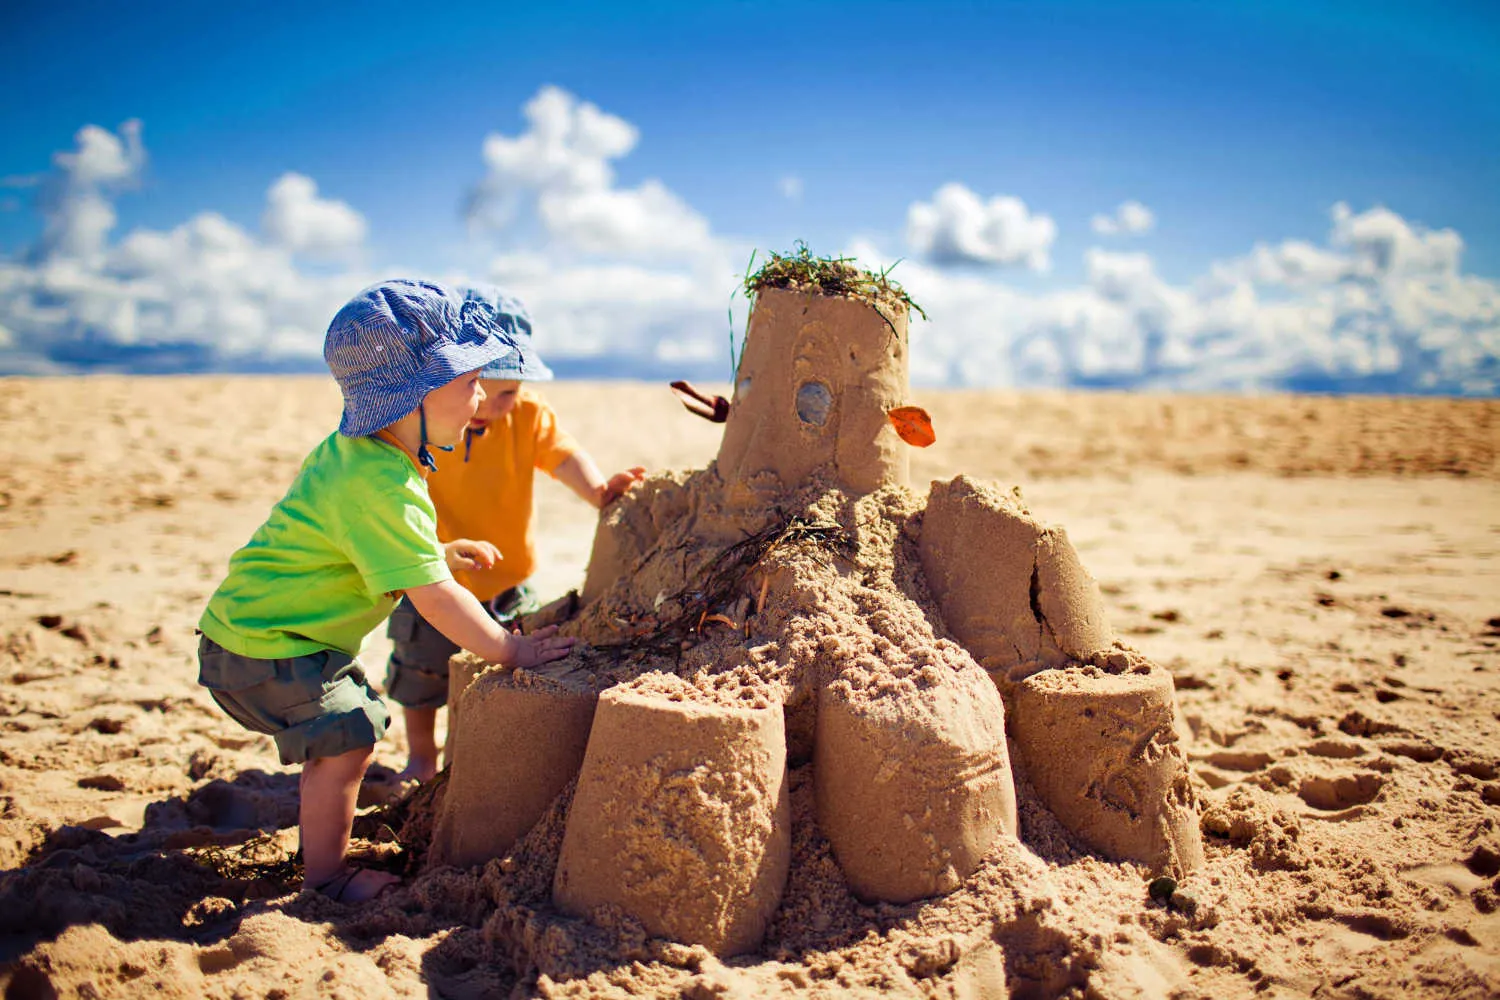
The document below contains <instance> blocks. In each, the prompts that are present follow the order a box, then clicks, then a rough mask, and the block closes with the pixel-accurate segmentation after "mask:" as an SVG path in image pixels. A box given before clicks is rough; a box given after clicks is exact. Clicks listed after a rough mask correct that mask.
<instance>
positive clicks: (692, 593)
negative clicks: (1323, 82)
mask: <svg viewBox="0 0 1500 1000" xmlns="http://www.w3.org/2000/svg"><path fill="white" fill-rule="evenodd" d="M786 545H804V546H808V547H809V548H810V550H811V551H812V552H813V553H814V556H815V558H819V559H820V560H822V561H829V560H831V557H832V555H834V554H837V555H841V556H843V557H845V558H853V556H854V552H855V547H856V543H855V540H854V538H853V537H852V536H851V535H850V534H849V533H848V532H846V531H845V530H844V529H843V528H841V527H839V526H838V525H836V524H820V523H816V522H813V521H808V520H806V519H805V518H801V517H792V518H788V519H784V520H782V521H781V523H779V524H777V525H774V526H773V527H770V528H766V529H764V530H762V531H758V532H755V533H754V534H751V535H748V536H746V537H745V538H742V539H740V540H739V541H737V542H735V543H734V544H733V545H731V546H729V547H728V548H727V549H725V550H724V551H723V553H721V554H720V555H719V556H718V558H716V559H712V560H710V561H709V562H708V568H707V570H706V571H705V572H703V573H701V574H700V575H699V576H698V577H697V578H696V579H694V580H692V581H691V582H689V583H688V584H687V585H686V586H684V587H683V588H682V589H681V590H680V591H678V592H677V593H676V594H674V595H672V596H671V598H670V600H672V601H675V602H676V603H677V606H678V607H680V608H682V611H681V612H680V613H679V614H678V615H677V616H676V617H675V618H672V619H669V620H667V621H663V622H656V623H655V624H654V627H653V628H652V629H651V631H650V632H649V633H647V634H645V635H641V636H635V637H632V638H630V639H627V640H625V641H623V642H617V643H597V644H595V646H594V648H595V649H600V650H609V651H612V652H619V651H631V652H636V651H639V652H644V653H652V654H656V655H664V656H673V657H675V656H677V655H678V654H680V653H681V651H682V644H683V643H684V642H687V641H689V640H690V639H691V638H692V637H693V636H695V635H696V634H697V633H698V630H699V628H700V627H701V626H702V624H703V622H704V621H705V620H707V619H708V618H709V617H710V616H713V615H715V614H716V613H717V612H718V609H719V608H721V607H723V606H724V605H726V604H727V603H729V601H730V600H731V599H732V598H733V597H734V595H735V594H736V593H737V592H738V591H739V589H740V585H741V583H742V582H743V581H744V579H745V577H747V576H749V575H750V573H752V572H753V571H754V570H755V568H756V567H757V566H759V565H760V564H761V563H762V562H764V561H765V559H766V558H767V557H768V556H770V555H771V553H772V552H774V551H776V550H777V549H779V548H781V547H783V546H786Z"/></svg>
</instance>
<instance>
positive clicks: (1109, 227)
mask: <svg viewBox="0 0 1500 1000" xmlns="http://www.w3.org/2000/svg"><path fill="white" fill-rule="evenodd" d="M1089 225H1090V226H1091V227H1092V228H1093V230H1094V232H1096V233H1098V234H1099V235H1100V236H1122V235H1124V236H1135V235H1139V234H1140V233H1146V232H1150V231H1151V227H1153V226H1155V225H1156V215H1155V214H1154V213H1153V212H1152V211H1151V209H1149V208H1147V207H1146V206H1145V205H1142V204H1141V203H1140V202H1138V201H1124V202H1121V203H1120V205H1119V207H1118V208H1116V209H1115V211H1114V214H1113V215H1095V216H1094V217H1093V219H1091V220H1089Z"/></svg>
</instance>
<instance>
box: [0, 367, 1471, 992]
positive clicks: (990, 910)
mask: <svg viewBox="0 0 1500 1000" xmlns="http://www.w3.org/2000/svg"><path fill="white" fill-rule="evenodd" d="M546 395H547V397H548V399H549V400H550V401H551V402H552V403H553V405H554V407H555V408H556V409H557V411H558V413H559V414H560V416H561V418H562V420H563V422H564V424H565V426H566V427H567V428H568V429H569V430H570V431H571V432H572V433H573V434H574V435H575V436H576V437H577V438H578V439H579V440H580V441H581V442H582V443H583V444H584V445H585V447H587V448H588V449H589V450H590V451H591V452H592V454H593V455H594V456H595V458H596V459H597V460H598V462H599V465H600V466H601V467H602V468H603V469H604V471H605V472H606V473H609V472H612V471H616V470H618V469H621V468H625V467H627V466H633V465H642V466H645V467H647V468H648V469H651V470H653V471H655V470H661V469H667V468H693V467H701V466H703V465H705V464H706V463H707V462H708V461H709V460H710V459H712V458H713V456H714V453H715V451H716V449H717V447H718V443H719V432H720V428H719V427H717V426H716V425H712V424H709V423H707V422H704V421H701V420H698V419H696V418H694V417H692V416H691V415H689V414H687V413H686V412H684V411H683V409H682V408H681V406H679V404H678V403H677V402H676V401H675V400H674V398H673V397H672V396H671V394H670V393H669V392H668V391H667V389H666V387H665V386H657V385H638V384H625V383H592V384H590V383H571V382H564V383H557V384H555V385H553V386H549V387H548V388H547V391H546ZM913 396H914V397H915V402H918V403H920V404H922V405H923V406H925V407H927V409H928V410H930V412H931V414H932V417H933V422H934V425H935V427H936V429H937V435H938V443H937V444H936V445H934V446H933V447H932V448H930V449H927V450H924V451H921V452H918V453H916V454H915V455H914V457H913V459H912V481H913V483H914V484H920V485H921V486H925V484H926V483H927V482H929V481H931V480H934V479H947V478H951V477H952V476H954V475H956V474H958V473H965V474H967V475H969V476H972V477H976V478H981V479H987V480H992V481H994V482H996V483H998V484H999V485H1000V486H1001V487H1002V488H1004V489H1006V490H1008V489H1010V488H1011V487H1012V486H1018V487H1020V489H1021V492H1022V495H1023V496H1024V498H1025V502H1026V503H1027V505H1028V506H1029V507H1030V509H1031V510H1032V511H1033V512H1035V513H1036V514H1037V515H1038V516H1039V517H1041V518H1042V519H1044V520H1046V521H1048V522H1050V523H1053V524H1060V525H1062V526H1065V527H1066V529H1067V532H1068V536H1069V538H1071V540H1072V542H1073V544H1074V545H1075V546H1076V548H1077V550H1078V554H1079V556H1080V558H1081V560H1082V562H1083V563H1084V565H1085V566H1086V567H1087V568H1088V570H1089V571H1090V572H1091V573H1092V574H1093V576H1094V578H1095V579H1096V580H1097V581H1098V583H1099V585H1100V589H1101V591H1102V593H1103V595H1104V602H1105V607H1106V610H1107V612H1108V614H1109V616H1110V621H1111V624H1112V625H1113V628H1114V631H1115V634H1116V635H1118V636H1119V637H1120V638H1122V639H1123V640H1124V641H1125V642H1127V643H1128V644H1130V645H1131V646H1133V647H1135V648H1136V649H1138V650H1140V651H1141V652H1142V653H1144V654H1145V655H1146V656H1148V657H1150V658H1151V659H1152V660H1154V661H1156V662H1157V663H1159V664H1161V665H1163V666H1165V667H1166V668H1168V669H1169V670H1170V671H1171V673H1172V674H1173V676H1174V678H1175V683H1176V689H1177V697H1178V703H1179V705H1180V709H1181V715H1182V718H1183V719H1184V720H1185V722H1186V724H1187V728H1188V729H1189V731H1190V733H1189V738H1188V741H1187V753H1188V757H1189V759H1190V761H1191V762H1192V769H1193V775H1194V781H1195V783H1196V785H1197V790H1198V793H1199V795H1200V797H1201V800H1202V802H1203V806H1204V809H1203V812H1202V815H1201V827H1202V831H1203V834H1204V844H1205V850H1206V853H1207V860H1206V862H1205V864H1204V866H1203V867H1202V868H1201V869H1199V870H1198V871H1196V872H1194V873H1193V874H1192V875H1191V876H1189V877H1188V878H1187V879H1185V880H1184V881H1183V888H1184V889H1185V890H1187V891H1189V892H1190V893H1191V896H1192V898H1193V900H1194V901H1195V904H1196V905H1195V906H1194V907H1192V909H1191V911H1186V910H1183V909H1181V908H1166V907H1163V906H1160V905H1158V904H1156V903H1153V902H1152V901H1151V900H1150V899H1149V897H1148V894H1147V889H1146V885H1147V880H1148V877H1149V875H1150V874H1151V873H1149V872H1147V871H1145V870H1143V869H1142V868H1141V867H1140V866H1138V865H1132V864H1119V863H1113V862H1108V861H1105V860H1103V859H1100V858H1096V857H1091V856H1089V855H1087V854H1080V853H1079V852H1078V851H1077V850H1076V845H1068V844H1064V843H1061V841H1060V840H1059V839H1058V838H1057V837H1055V836H1054V835H1053V831H1052V829H1051V827H1050V826H1049V825H1048V818H1047V817H1045V816H1036V815H1031V816H1027V815H1024V814H1023V816H1022V822H1021V836H1020V841H1021V845H1022V848H1023V849H1022V850H1020V851H1010V852H1009V853H1008V854H1006V856H1005V857H1004V858H1001V857H998V855H997V857H995V858H994V859H992V860H987V861H986V863H985V864H983V865H981V867H980V868H979V870H978V871H977V872H976V873H975V874H974V875H973V876H971V877H970V878H969V879H968V880H967V881H966V882H965V884H964V885H963V886H962V887H961V888H960V889H959V890H958V891H957V892H955V893H954V894H953V895H951V896H949V897H945V898H944V899H943V900H941V901H936V902H924V901H918V902H915V903H910V904H905V905H901V906H895V905H890V904H874V905H865V904H860V903H859V902H858V901H857V900H855V899H854V898H853V896H851V895H850V893H849V891H848V889H847V887H842V886H840V885H832V886H831V887H829V888H827V890H826V891H823V892H822V894H821V895H820V896H818V897H817V898H819V899H821V900H822V901H823V904H822V905H823V906H824V907H825V908H826V909H825V910H824V913H823V916H822V917H821V918H819V919H813V918H814V917H817V914H813V913H809V912H803V910H805V909H806V908H807V905H808V904H807V899H808V898H809V897H808V895H807V894H806V893H804V894H802V895H801V896H798V897H797V900H798V901H797V902H796V903H795V904H794V903H792V902H788V903H787V904H786V906H787V907H792V906H794V905H795V906H797V907H801V908H802V909H801V910H799V911H798V912H796V913H792V912H785V913H780V914H778V915H777V917H776V918H775V919H773V921H772V930H771V932H770V934H769V936H768V939H767V942H766V943H765V944H764V945H763V946H762V948H761V950H760V951H758V952H757V953H755V954H751V955H746V956H741V957H738V958H734V959H732V960H729V961H727V962H722V961H719V960H718V959H715V958H714V957H713V956H712V955H710V954H708V953H707V952H705V951H704V950H703V949H701V948H689V947H685V946H681V945H676V944H673V943H672V942H668V941H664V940H661V939H654V938H650V937H649V936H647V935H644V934H642V933H641V932H640V929H639V928H638V927H632V926H631V925H630V922H629V921H628V920H621V921H617V922H615V923H614V924H613V925H611V926H602V927H596V926H591V925H589V924H587V923H585V922H583V921H572V920H567V919H564V918H561V917H558V916H557V915H556V914H554V913H551V912H550V911H549V910H548V905H547V903H546V901H545V899H540V898H539V897H538V890H537V889H536V886H537V885H542V886H546V885H550V884H551V877H552V873H551V871H550V870H545V869H546V865H547V864H549V863H550V864H554V865H555V863H556V856H555V853H553V854H552V855H551V856H550V861H549V860H548V851H549V850H552V849H553V847H555V845H553V846H552V847H549V844H550V843H551V842H552V841H554V840H555V839H556V838H555V837H553V836H552V835H551V833H549V831H548V830H547V829H540V830H538V831H536V832H535V834H534V835H533V836H531V837H529V838H528V839H527V840H526V841H525V842H524V844H523V845H522V847H521V848H520V849H518V850H517V851H516V852H515V853H514V854H513V855H512V857H510V858H507V859H504V861H496V862H492V863H491V864H490V866H488V867H486V868H485V869H483V870H479V871H476V872H473V873H457V872H455V871H454V870H452V869H446V870H445V869H436V870H428V871H424V872H417V873H409V874H408V878H407V881H406V882H405V884H404V885H403V887H402V888H401V889H400V890H398V891H397V892H395V893H393V894H389V895H387V896H386V897H384V898H382V900H381V901H380V902H379V903H378V904H375V905H372V906H370V907H366V908H364V909H352V908H345V907H342V906H339V905H336V904H333V903H330V902H328V901H326V900H323V899H321V898H316V897H312V896H309V895H304V894H300V893H299V891H298V888H299V877H298V873H297V872H296V871H295V867H294V866H293V865H292V864H291V863H290V861H289V850H290V849H292V848H294V847H295V839H296V780H295V772H293V771H290V770H288V769H285V768H282V767H280V766H279V765H278V764H277V759H276V754H275V751H274V749H273V747H272V745H271V741H270V740H269V738H267V737H261V736H257V735H255V734H252V733H248V732H245V731H243V730H241V729H239V728H237V727H236V726H235V725H234V724H233V723H232V722H231V721H230V720H228V719H227V718H225V717H224V716H223V715H222V714H221V713H219V712H218V711H217V710H216V709H215V707H214V706H213V704H212V702H211V701H210V699H209V697H208V695H207V693H206V692H205V691H203V690H201V689H199V688H198V687H197V686H196V684H195V683H194V680H195V676H196V673H195V671H196V666H195V660H194V656H193V650H194V648H195V637H194V635H193V626H194V623H195V622H196V620H197V617H198V615H199V613H200V612H201V609H202V606H203V604H204V602H205V601H206V599H207V597H208V595H209V593H210V592H211V591H212V590H213V588H214V587H215V586H216V585H217V583H218V582H219V580H220V578H221V576H222V574H223V571H224V567H225V564H226V560H227V559H228V557H229V555H230V553H231V552H233V551H234V550H235V549H236V548H237V547H238V546H239V545H241V544H242V543H243V542H244V541H245V540H246V539H247V538H248V536H249V534H250V533H251V531H253V530H254V528H255V527H256V526H257V525H258V524H259V523H260V522H261V520H262V519H263V518H264V516H265V514H266V512H267V510H268V508H269V506H270V505H271V504H272V503H274V502H275V500H276V499H277V498H278V497H279V496H280V495H281V493H282V492H283V491H284V489H285V488H286V486H287V485H288V483H289V482H290V481H291V478H292V476H293V474H294V473H295V471H296V468H297V466H298V464H299V463H300V461H301V459H302V457H303V456H304V455H305V454H306V453H307V451H308V450H309V449H310V448H311V447H312V446H313V445H314V444H315V443H316V442H317V441H318V440H319V439H320V438H322V437H323V436H325V435H326V434H327V433H329V431H330V430H331V429H332V428H333V427H334V426H335V425H336V422H337V414H338V409H339V400H338V394H337V390H336V388H335V387H334V385H333V383H332V381H331V380H329V379H327V378H317V377H308V378H292V377H282V378H251V377H235V378H229V377H213V378H209V377H204V378H186V377H182V378H177V377H174V378H160V379H148V378H115V377H97V378H87V379H82V378H78V379H71V378H70V379H38V380H4V381H3V382H0V427H3V428H4V431H5V435H4V441H3V443H0V457H3V461H0V637H3V638H0V682H3V683H0V989H3V995H4V996H5V997H6V998H7V1000H10V998H13V997H14V998H32V997H38V998H40V997H54V996H57V997H74V996H78V997H93V996H97V997H106V996H109V997H115V996H167V997H215V998H217V997H223V998H230V997H272V996H275V997H302V996H327V997H337V996H348V997H355V996H358V997H386V996H390V997H419V996H443V997H481V996H496V995H500V996H505V995H509V994H512V993H514V995H532V994H542V995H597V994H612V995H620V996H624V995H629V994H632V993H634V994H656V995H688V996H696V997H709V996H741V995H767V996H770V995H779V994H810V995H842V994H847V993H850V992H861V991H866V992H870V993H874V992H880V993H885V994H894V995H912V996H1004V995H1007V993H1010V994H1011V995H1026V996H1039V997H1040V996H1053V995H1073V996H1097V997H1134V996H1139V997H1166V996H1172V997H1184V998H1186V997H1216V998H1222V997H1249V996H1265V997H1311V996H1317V997H1349V998H1355V997H1361V998H1363V997H1393V998H1394V997H1444V998H1468V997H1473V998H1480V997H1491V996H1495V995H1500V912H1497V910H1500V697H1497V693H1500V404H1496V403H1493V402H1480V401H1454V400H1442V399H1385V398H1337V399H1330V398H1314V397H1292V396H1268V397H1264V398H1253V397H1192V396H1164V395H1163V396H1154V395H1123V394H1119V395H1117V394H1108V393H1099V394H1083V393H1003V392H986V393H981V392H960V391H941V392H940V391H924V390H915V391H914V392H913ZM595 517H596V515H595V513H594V511H592V510H591V509H589V508H588V507H586V506H585V505H583V504H582V503H580V502H578V501H577V500H576V499H575V498H574V497H572V496H571V495H570V494H568V493H567V491H566V490H564V489H563V488H561V487H559V486H557V484H555V483H552V482H550V481H546V482H543V483H542V485H541V487H540V488H539V500H538V521H539V525H540V546H539V547H540V557H541V567H542V568H541V571H540V572H539V573H538V574H537V576H536V578H535V581H534V582H535V583H536V585H537V587H538V589H539V590H540V591H541V592H542V593H543V595H544V596H555V595H559V594H562V593H563V592H565V591H566V590H568V589H570V588H573V587H577V586H578V585H579V584H580V582H581V580H582V578H583V573H584V568H585V565H586V563H587V560H588V555H589V551H590V546H591V543H592V538H593V531H594V525H595ZM387 652H388V645H387V642H386V640H385V639H384V637H383V636H381V635H379V634H377V635H375V636H372V637H371V638H370V640H369V641H368V643H367V646H366V648H365V651H364V653H363V655H362V660H363V662H364V663H365V665H366V668H367V670H368V671H369V673H370V674H371V676H372V678H374V679H376V680H379V679H380V678H381V677H383V676H384V661H385V656H386V654H387ZM404 757H405V743H404V734H403V733H402V731H401V728H400V726H399V724H397V725H395V726H394V727H393V729H392V732H391V733H390V734H389V735H388V737H387V739H386V740H385V742H384V743H382V744H381V746H380V747H378V748H377V760H378V761H379V763H380V764H382V765H384V766H386V767H392V768H395V767H399V766H400V765H401V762H402V761H403V760H404ZM805 771H806V766H804V767H803V768H799V769H795V770H794V771H793V772H792V774H791V777H790V784H791V788H792V792H791V795H792V808H793V810H794V811H795V810H797V809H798V808H804V809H805V806H806V803H805V798H806V794H804V793H803V792H802V789H803V788H804V786H806V785H807V784H808V783H809V781H808V777H807V775H806V774H805V773H804V772H805ZM799 794H801V795H802V799H799ZM799 803H800V804H799ZM382 815H383V814H379V813H374V812H372V813H369V814H368V816H369V821H368V822H366V823H365V824H364V825H363V826H359V825H357V826H356V832H357V833H359V834H360V835H361V836H363V837H365V838H367V840H368V841H369V843H368V844H367V846H368V847H369V849H370V850H371V851H372V852H373V853H374V854H375V855H376V856H378V857H385V858H387V859H392V858H395V857H396V853H397V852H398V850H399V844H397V843H394V842H392V839H391V837H390V836H388V835H385V834H382V833H381V831H380V830H379V829H377V827H378V825H379V820H380V819H381V816H382ZM555 822H556V817H548V818H544V819H543V821H542V823H541V824H539V825H540V826H542V827H545V826H546V825H547V824H549V823H555ZM387 832H388V833H393V832H395V831H387ZM247 844H248V845H250V846H249V847H248V848H247V847H246V845H247ZM819 850H820V849H819V847H818V845H817V844H816V843H811V844H804V845H800V847H799V849H798V853H797V854H796V858H797V860H796V861H794V864H793V870H792V875H791V878H792V880H793V882H794V883H796V880H798V879H799V878H801V879H803V880H804V882H807V881H809V880H812V879H813V876H814V874H815V873H814V871H813V868H814V867H815V866H816V865H818V864H820V863H822V862H826V860H827V851H826V845H825V846H824V847H823V848H822V849H821V850H822V853H821V854H820V853H819ZM1016 858H1021V859H1022V862H1018V861H1016ZM1023 862H1024V863H1023ZM392 863H399V859H398V860H397V861H393V862H392ZM799 866H800V867H799ZM825 874H826V873H825ZM541 896H543V897H544V896H545V892H542V893H541ZM788 898H789V900H790V899H791V897H790V896H789V897H788ZM523 910H524V911H525V912H526V913H527V914H528V916H527V918H526V922H523V923H525V926H521V923H518V921H517V920H516V919H515V918H514V914H516V913H519V912H522V911H523Z"/></svg>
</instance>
